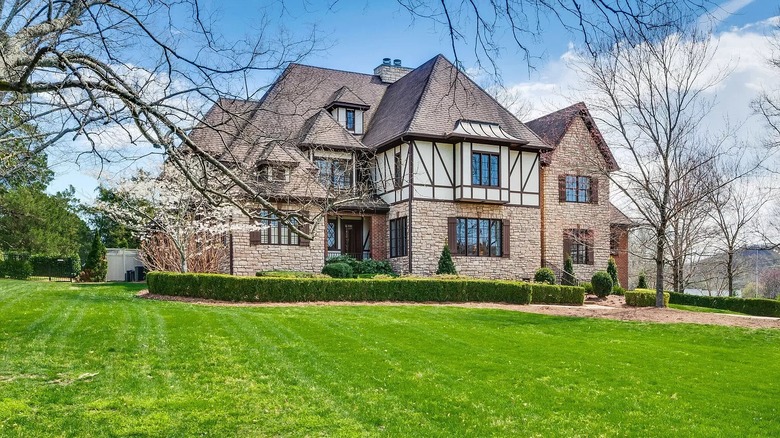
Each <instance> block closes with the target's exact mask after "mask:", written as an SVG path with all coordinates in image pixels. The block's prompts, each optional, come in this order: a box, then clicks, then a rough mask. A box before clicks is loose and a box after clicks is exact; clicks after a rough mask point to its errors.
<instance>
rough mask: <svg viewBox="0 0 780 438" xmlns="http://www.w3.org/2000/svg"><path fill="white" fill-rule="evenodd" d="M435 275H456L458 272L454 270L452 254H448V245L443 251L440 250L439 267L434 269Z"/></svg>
mask: <svg viewBox="0 0 780 438" xmlns="http://www.w3.org/2000/svg"><path fill="white" fill-rule="evenodd" d="M436 274H438V275H458V270H457V269H455V262H453V261H452V253H450V247H449V245H444V249H442V250H441V255H440V256H439V265H438V266H437V267H436Z"/></svg>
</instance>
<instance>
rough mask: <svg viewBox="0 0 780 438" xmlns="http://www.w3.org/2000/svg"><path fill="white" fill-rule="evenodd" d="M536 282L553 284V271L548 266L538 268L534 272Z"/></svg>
mask: <svg viewBox="0 0 780 438" xmlns="http://www.w3.org/2000/svg"><path fill="white" fill-rule="evenodd" d="M534 281H535V282H537V283H546V284H555V273H554V272H553V270H552V269H550V268H539V269H537V270H536V273H535V274H534Z"/></svg>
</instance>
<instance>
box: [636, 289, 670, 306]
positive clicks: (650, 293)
mask: <svg viewBox="0 0 780 438" xmlns="http://www.w3.org/2000/svg"><path fill="white" fill-rule="evenodd" d="M626 304H628V305H629V306H634V307H652V306H655V291H654V290H650V289H636V290H627V291H626ZM668 305H669V292H664V306H668Z"/></svg>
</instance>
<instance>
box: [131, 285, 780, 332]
mask: <svg viewBox="0 0 780 438" xmlns="http://www.w3.org/2000/svg"><path fill="white" fill-rule="evenodd" d="M137 296H138V297H140V298H145V299H151V300H161V301H178V302H184V303H192V304H201V305H209V306H237V307H300V306H450V307H467V308H478V309H501V310H513V311H519V312H528V313H538V314H544V315H557V316H573V317H581V318H604V319H615V320H619V321H642V322H657V323H664V324H669V323H687V324H710V325H725V326H734V327H746V328H756V329H759V328H761V329H763V328H774V329H780V318H770V317H764V316H749V315H730V314H724V313H707V312H689V311H686V310H677V309H658V308H655V307H630V306H627V305H626V303H625V298H623V297H622V296H615V295H611V296H609V297H607V298H605V299H598V298H596V297H595V296H588V298H587V299H586V301H585V305H584V306H558V305H545V304H531V305H517V304H498V303H410V302H390V301H382V302H352V301H348V302H344V301H312V302H303V303H251V302H231V301H219V300H209V299H203V298H188V297H172V296H167V295H156V294H151V293H149V291H148V290H143V291H141V292H139V293H138V295H137Z"/></svg>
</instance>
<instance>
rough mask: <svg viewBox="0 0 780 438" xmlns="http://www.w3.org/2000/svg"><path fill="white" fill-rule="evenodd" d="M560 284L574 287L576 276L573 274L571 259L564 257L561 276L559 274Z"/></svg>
mask: <svg viewBox="0 0 780 438" xmlns="http://www.w3.org/2000/svg"><path fill="white" fill-rule="evenodd" d="M561 284H562V285H564V286H576V285H577V276H576V275H575V274H574V262H572V260H571V257H566V260H564V262H563V274H561Z"/></svg>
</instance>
